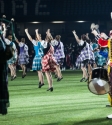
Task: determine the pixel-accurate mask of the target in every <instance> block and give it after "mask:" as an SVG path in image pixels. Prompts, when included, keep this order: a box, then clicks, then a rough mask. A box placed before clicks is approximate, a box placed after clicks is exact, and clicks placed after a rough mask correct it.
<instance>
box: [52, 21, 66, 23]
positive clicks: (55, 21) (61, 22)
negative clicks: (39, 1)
mask: <svg viewBox="0 0 112 125" xmlns="http://www.w3.org/2000/svg"><path fill="white" fill-rule="evenodd" d="M51 23H65V21H52V22H51Z"/></svg>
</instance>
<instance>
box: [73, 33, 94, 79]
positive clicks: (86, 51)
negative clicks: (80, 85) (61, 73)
mask: <svg viewBox="0 0 112 125" xmlns="http://www.w3.org/2000/svg"><path fill="white" fill-rule="evenodd" d="M73 34H74V36H75V39H76V41H77V42H78V44H79V46H80V47H81V52H80V55H79V56H78V58H77V60H76V66H78V67H79V66H80V64H81V65H82V66H81V67H84V68H85V67H86V66H87V67H88V68H87V69H88V75H90V74H91V72H92V69H91V64H94V63H95V58H94V53H93V52H92V50H91V47H90V45H89V44H88V43H87V42H86V41H87V39H88V36H86V35H82V36H81V39H79V38H78V36H77V35H76V32H75V31H73ZM82 70H83V69H82ZM83 73H84V76H85V77H86V81H87V80H88V79H87V77H89V76H87V73H86V71H85V70H83Z"/></svg>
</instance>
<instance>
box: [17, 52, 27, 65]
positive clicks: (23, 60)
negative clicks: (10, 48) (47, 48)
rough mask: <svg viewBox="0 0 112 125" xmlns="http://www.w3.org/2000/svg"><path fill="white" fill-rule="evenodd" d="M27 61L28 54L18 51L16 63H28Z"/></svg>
mask: <svg viewBox="0 0 112 125" xmlns="http://www.w3.org/2000/svg"><path fill="white" fill-rule="evenodd" d="M28 63H29V56H28V55H26V54H25V53H20V54H19V57H18V64H19V65H21V64H28Z"/></svg>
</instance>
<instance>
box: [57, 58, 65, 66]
mask: <svg viewBox="0 0 112 125" xmlns="http://www.w3.org/2000/svg"><path fill="white" fill-rule="evenodd" d="M57 62H58V64H59V65H60V66H62V65H63V63H64V58H60V59H59V60H57Z"/></svg>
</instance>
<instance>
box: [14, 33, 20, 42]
mask: <svg viewBox="0 0 112 125" xmlns="http://www.w3.org/2000/svg"><path fill="white" fill-rule="evenodd" d="M13 37H14V39H15V41H16V43H18V44H19V43H20V42H19V41H18V39H17V38H16V36H15V33H14V34H13Z"/></svg>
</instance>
